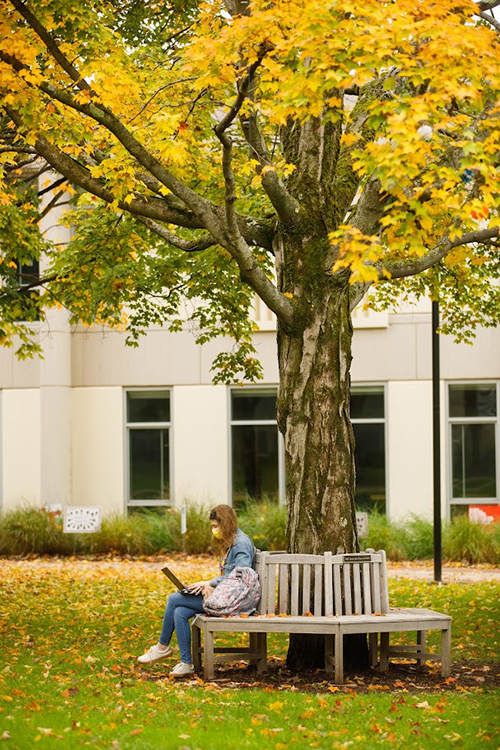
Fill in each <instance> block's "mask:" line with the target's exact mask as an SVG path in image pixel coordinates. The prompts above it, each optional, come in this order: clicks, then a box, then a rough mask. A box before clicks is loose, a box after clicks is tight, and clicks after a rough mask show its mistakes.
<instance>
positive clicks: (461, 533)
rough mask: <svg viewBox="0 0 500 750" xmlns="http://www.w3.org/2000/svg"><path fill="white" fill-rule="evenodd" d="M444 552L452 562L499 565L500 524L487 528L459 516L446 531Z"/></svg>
mask: <svg viewBox="0 0 500 750" xmlns="http://www.w3.org/2000/svg"><path fill="white" fill-rule="evenodd" d="M443 552H444V557H446V558H448V559H450V560H457V561H461V562H467V563H472V564H474V563H493V564H498V562H499V561H500V524H499V523H494V524H491V525H490V526H486V525H484V524H481V523H472V522H471V521H469V519H468V518H467V516H458V517H457V518H454V519H453V521H452V523H451V524H449V525H448V526H446V527H445V529H444V534H443Z"/></svg>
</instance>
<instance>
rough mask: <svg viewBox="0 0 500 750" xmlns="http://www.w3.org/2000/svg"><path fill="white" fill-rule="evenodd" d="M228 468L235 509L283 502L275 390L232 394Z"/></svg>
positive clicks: (243, 391) (281, 452)
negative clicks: (255, 503) (247, 504)
mask: <svg viewBox="0 0 500 750" xmlns="http://www.w3.org/2000/svg"><path fill="white" fill-rule="evenodd" d="M231 452H232V457H231V468H232V472H231V473H232V496H233V504H234V506H235V507H236V508H237V507H241V505H243V504H244V503H245V502H246V501H247V500H257V501H271V502H277V501H278V500H280V499H283V500H284V492H285V488H284V481H283V475H284V471H283V451H282V447H281V439H280V437H279V434H278V427H277V425H276V391H275V390H272V391H271V390H264V389H260V390H238V391H231Z"/></svg>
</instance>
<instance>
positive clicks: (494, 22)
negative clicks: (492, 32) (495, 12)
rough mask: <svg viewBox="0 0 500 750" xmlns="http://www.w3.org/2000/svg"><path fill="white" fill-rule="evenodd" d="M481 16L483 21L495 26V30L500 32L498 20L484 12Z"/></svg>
mask: <svg viewBox="0 0 500 750" xmlns="http://www.w3.org/2000/svg"><path fill="white" fill-rule="evenodd" d="M479 16H480V17H481V18H482V19H483V21H487V22H488V23H490V24H491V25H492V26H493V28H495V29H496V30H497V31H500V23H499V22H498V21H497V20H496V18H494V17H493V16H490V15H489V14H488V13H484V11H483V12H481V13H479Z"/></svg>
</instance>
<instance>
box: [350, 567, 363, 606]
mask: <svg viewBox="0 0 500 750" xmlns="http://www.w3.org/2000/svg"><path fill="white" fill-rule="evenodd" d="M352 578H353V584H354V612H353V614H359V615H360V614H361V612H362V611H363V607H362V604H361V576H360V570H359V563H353V565H352Z"/></svg>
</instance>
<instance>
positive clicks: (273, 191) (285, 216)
mask: <svg viewBox="0 0 500 750" xmlns="http://www.w3.org/2000/svg"><path fill="white" fill-rule="evenodd" d="M240 125H241V130H242V132H243V135H244V136H245V140H246V142H247V143H248V145H249V146H250V148H251V150H252V153H253V155H254V157H255V158H256V159H257V161H258V162H259V164H260V168H258V169H257V174H260V175H261V179H262V187H263V188H264V190H265V191H266V194H267V197H268V198H269V200H270V201H271V203H272V204H273V208H274V209H275V210H276V213H277V214H278V217H279V218H280V220H281V221H282V222H283V223H284V224H296V223H298V222H299V221H300V219H301V218H302V216H301V209H300V204H299V203H298V202H297V201H296V200H295V198H293V196H292V195H291V193H289V192H288V190H287V189H286V187H285V186H284V184H283V182H282V181H281V179H280V177H279V175H278V173H277V172H276V170H275V169H274V168H272V158H271V155H270V153H269V150H268V148H267V145H266V142H265V140H264V137H263V135H262V133H261V131H260V128H259V125H258V122H257V117H256V115H255V114H251V115H249V116H248V117H246V118H244V117H240ZM265 167H271V169H269V168H268V169H265Z"/></svg>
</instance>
